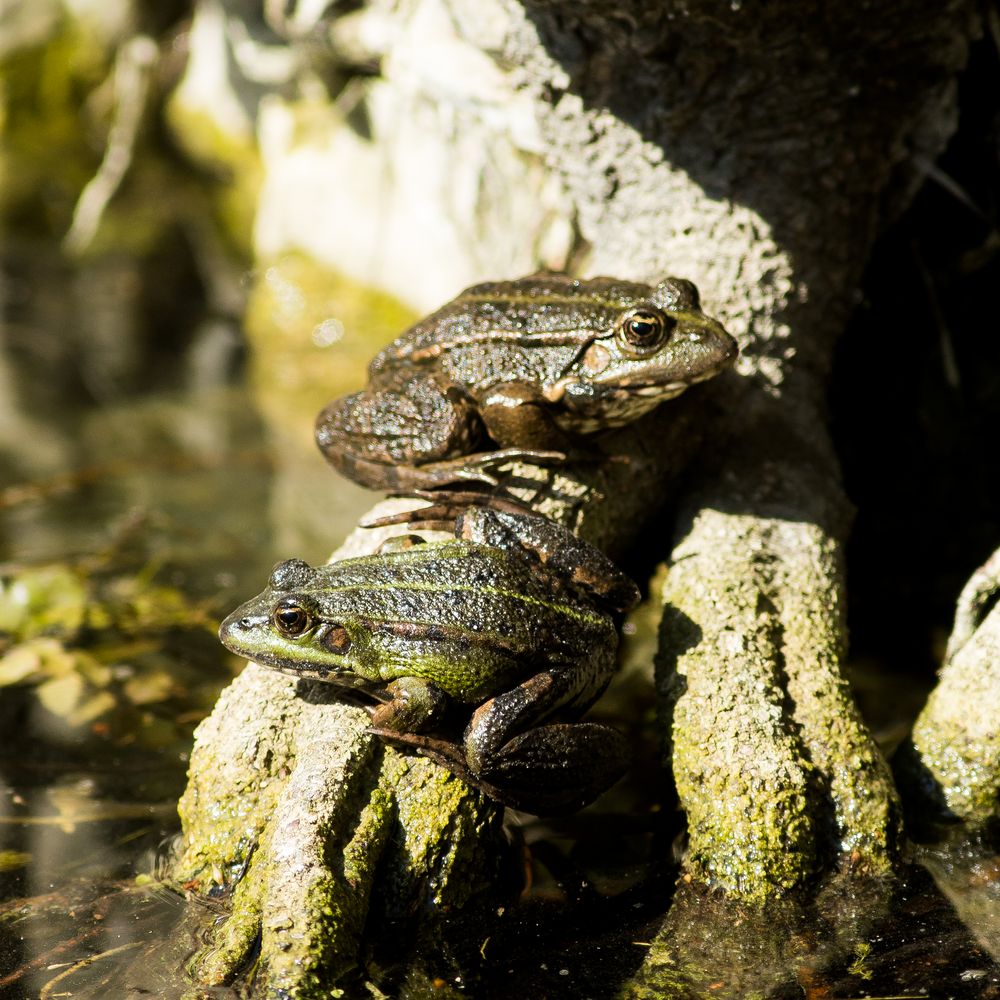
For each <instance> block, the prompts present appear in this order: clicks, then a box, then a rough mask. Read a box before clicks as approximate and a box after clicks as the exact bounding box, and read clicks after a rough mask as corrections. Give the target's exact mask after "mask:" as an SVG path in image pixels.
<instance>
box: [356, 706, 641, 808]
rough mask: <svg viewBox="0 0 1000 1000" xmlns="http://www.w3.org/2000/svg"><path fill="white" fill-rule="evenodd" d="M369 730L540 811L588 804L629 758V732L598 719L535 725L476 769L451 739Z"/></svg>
mask: <svg viewBox="0 0 1000 1000" xmlns="http://www.w3.org/2000/svg"><path fill="white" fill-rule="evenodd" d="M368 732H370V733H372V734H374V735H375V736H379V737H380V738H382V739H384V740H387V741H389V742H392V743H396V744H399V745H402V746H406V747H410V748H411V749H413V750H415V751H416V752H417V753H419V754H420V755H421V756H422V757H427V758H428V759H430V760H433V761H434V762H435V763H437V764H440V765H441V766H442V767H444V768H446V769H447V770H449V771H451V773H452V774H454V775H455V776H456V777H458V778H461V779H462V781H464V782H465V783H466V784H467V785H471V786H472V787H473V788H478V789H479V790H480V791H482V792H483V793H485V794H486V795H488V796H489V797H490V798H492V799H496V800H497V801H498V802H502V803H503V804H504V805H507V806H510V807H511V808H512V809H519V810H522V811H523V812H530V813H534V814H536V815H555V814H558V813H568V812H574V811H575V810H577V809H582V808H583V807H584V806H586V805H589V804H590V803H591V802H593V800H594V799H596V798H597V796H598V795H600V794H601V793H602V792H605V791H607V790H608V789H609V788H610V787H611V786H612V785H613V784H614V783H615V782H616V781H617V780H618V779H619V778H621V776H622V775H623V774H624V773H625V771H626V769H627V768H628V764H629V760H630V751H629V745H628V741H627V740H626V739H625V737H624V736H622V734H621V733H619V732H618V731H617V730H615V729H611V728H610V727H609V726H603V725H600V724H599V723H595V722H575V723H562V724H554V725H549V726H538V727H537V728H535V729H530V730H528V732H526V733H522V734H520V735H519V736H515V737H514V738H513V739H512V740H510V742H509V743H507V744H506V745H505V746H504V747H503V748H501V750H500V751H499V752H498V753H497V754H496V755H495V756H494V757H493V758H491V759H490V761H489V763H488V765H486V766H484V767H483V768H482V770H481V771H474V770H473V769H472V768H471V767H470V766H469V762H468V760H467V759H466V756H465V753H464V751H463V748H462V747H461V746H459V745H457V744H455V743H452V742H450V741H448V740H443V739H439V738H436V737H433V736H424V735H422V734H420V733H400V732H396V731H395V730H392V729H381V728H378V727H375V726H372V727H370V728H369V729H368Z"/></svg>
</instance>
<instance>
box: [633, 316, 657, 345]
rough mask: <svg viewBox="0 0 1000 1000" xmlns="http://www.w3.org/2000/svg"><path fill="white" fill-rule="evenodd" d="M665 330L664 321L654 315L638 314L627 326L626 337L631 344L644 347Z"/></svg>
mask: <svg viewBox="0 0 1000 1000" xmlns="http://www.w3.org/2000/svg"><path fill="white" fill-rule="evenodd" d="M662 329H663V321H662V320H661V319H660V317H659V316H656V315H655V314H653V313H636V314H635V315H634V316H630V317H629V319H628V322H627V323H626V324H625V337H626V339H627V340H628V342H629V343H630V344H636V345H644V344H649V343H650V341H653V340H655V339H656V338H657V337H658V336H659V335H660V331H661V330H662Z"/></svg>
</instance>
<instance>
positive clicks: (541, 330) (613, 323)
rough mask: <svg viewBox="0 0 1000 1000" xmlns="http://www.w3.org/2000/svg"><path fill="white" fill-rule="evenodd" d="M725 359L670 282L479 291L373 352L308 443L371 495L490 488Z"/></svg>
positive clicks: (564, 279) (685, 287)
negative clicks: (511, 471)
mask: <svg viewBox="0 0 1000 1000" xmlns="http://www.w3.org/2000/svg"><path fill="white" fill-rule="evenodd" d="M736 354H737V347H736V342H735V341H734V340H733V338H732V337H730V336H729V334H728V333H726V331H725V330H724V329H723V328H722V326H721V325H720V324H719V323H718V322H716V321H715V320H714V319H711V318H709V317H708V316H706V315H705V314H704V313H703V312H702V311H701V308H700V305H699V301H698V291H697V289H696V288H695V287H694V285H693V284H691V282H689V281H685V280H683V279H680V278H665V279H664V280H663V281H661V282H660V283H659V284H658V285H655V286H652V285H645V284H641V283H639V282H634V281H621V280H619V279H617V278H591V279H589V280H580V279H576V278H571V277H569V276H568V275H563V274H551V273H542V274H535V275H531V276H530V277H527V278H520V279H518V280H516V281H498V282H487V283H485V284H481V285H474V286H472V287H471V288H467V289H466V290H465V291H464V292H462V293H461V295H459V296H458V297H457V298H455V299H454V300H452V301H451V302H449V303H448V304H447V305H445V306H443V307H442V308H441V309H439V310H438V311H437V312H435V313H432V314H431V315H430V316H428V317H426V318H425V319H423V320H421V321H420V322H419V323H417V324H416V325H415V326H412V327H411V328H410V329H409V330H407V331H406V332H405V333H404V334H402V336H400V337H399V338H398V339H397V340H395V341H394V342H393V343H391V344H389V346H388V347H386V348H385V349H384V350H382V351H381V352H380V353H379V354H378V355H376V357H375V358H374V360H373V361H372V363H371V365H370V366H369V369H368V375H369V381H368V386H367V388H366V389H364V390H363V391H362V392H357V393H354V394H353V395H350V396H344V397H342V398H340V399H336V400H334V401H333V402H332V403H330V405H329V406H327V407H326V409H324V410H323V412H322V413H320V415H319V417H318V419H317V422H316V440H317V443H318V444H319V447H320V449H321V450H322V452H323V454H324V455H325V456H326V458H327V459H328V461H329V462H330V463H331V464H332V465H333V466H334V467H335V468H337V469H338V470H339V471H340V472H342V473H343V474H344V475H346V476H348V477H350V478H351V479H354V480H356V481H357V482H359V483H361V484H362V485H364V486H368V487H371V488H373V489H393V490H399V489H401V490H412V489H436V488H438V487H441V486H446V485H448V484H450V483H455V482H459V481H470V480H471V481H476V480H478V481H481V482H486V483H490V484H493V483H495V482H496V480H495V478H494V476H493V475H492V474H491V470H494V469H496V468H497V467H499V466H501V465H504V464H505V463H509V462H511V461H514V460H524V461H533V462H537V463H554V462H560V461H563V460H565V458H566V457H567V455H568V454H572V453H573V451H574V450H579V448H578V445H577V442H578V440H579V439H580V437H582V436H586V435H590V434H594V433H596V432H597V431H601V430H604V429H606V428H612V427H620V426H622V425H624V424H627V423H630V422H631V421H633V420H635V419H637V418H638V417H640V416H642V415H643V414H644V413H647V412H649V411H650V410H651V409H653V408H654V407H655V406H658V405H659V404H660V403H662V402H663V401H664V400H667V399H672V398H673V397H675V396H677V395H679V394H680V393H682V392H683V391H684V390H685V389H686V388H687V387H688V386H690V385H693V384H694V383H696V382H702V381H704V380H705V379H708V378H711V377H712V376H713V375H715V374H717V373H718V372H720V371H721V370H722V369H724V368H725V367H727V366H728V365H730V364H731V363H732V362H733V360H734V359H735V358H736Z"/></svg>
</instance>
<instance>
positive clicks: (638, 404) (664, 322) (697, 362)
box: [550, 278, 738, 430]
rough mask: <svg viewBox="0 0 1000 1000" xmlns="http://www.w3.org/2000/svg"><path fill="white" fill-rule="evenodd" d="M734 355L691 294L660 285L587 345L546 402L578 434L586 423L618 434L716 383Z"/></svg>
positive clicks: (685, 284)
mask: <svg viewBox="0 0 1000 1000" xmlns="http://www.w3.org/2000/svg"><path fill="white" fill-rule="evenodd" d="M633 287H634V286H633ZM737 354H738V349H737V346H736V341H735V340H733V338H732V337H731V336H730V335H729V334H728V333H726V331H725V330H724V329H723V327H722V325H721V324H720V323H718V322H717V321H716V320H714V319H712V318H711V317H709V316H706V315H705V314H704V313H703V312H702V311H701V306H700V303H699V300H698V290H697V289H696V288H695V286H694V285H693V284H692V283H691V282H690V281H686V280H684V279H683V278H666V279H664V280H663V281H661V282H660V283H659V284H658V285H657V286H656V287H655V288H652V289H650V294H649V295H648V296H644V297H641V298H633V299H631V300H630V301H628V302H627V303H626V304H625V305H624V307H623V308H622V309H621V311H620V312H619V314H618V316H617V319H616V322H615V323H614V324H613V326H612V327H611V328H610V329H609V330H607V331H606V332H604V333H603V334H602V335H600V336H598V337H595V338H594V339H593V340H591V341H590V343H589V344H588V345H587V347H586V348H585V350H583V352H582V353H581V354H580V356H579V358H578V360H577V363H576V365H575V366H574V369H573V372H572V373H571V374H570V375H569V376H568V377H567V378H565V379H563V380H562V381H561V382H560V383H558V384H557V385H556V386H554V387H553V389H552V396H553V398H552V399H551V400H550V401H551V402H554V403H555V402H558V403H559V404H560V406H561V407H563V408H564V410H565V412H566V415H567V423H569V424H572V425H574V426H575V427H576V428H577V429H578V430H586V429H587V428H586V424H587V423H588V422H589V421H593V422H594V423H595V424H596V425H599V426H604V427H607V426H619V425H621V424H625V423H628V422H629V421H631V420H634V419H635V418H636V417H638V416H640V415H642V414H643V413H645V412H647V411H648V410H651V409H653V407H655V406H657V405H658V404H659V403H661V402H663V401H664V400H666V399H672V398H673V397H674V396H678V395H680V393H682V392H683V391H684V390H685V389H686V388H687V387H688V386H690V385H694V384H695V383H696V382H704V381H705V380H706V379H709V378H711V377H712V376H713V375H717V374H718V373H719V372H720V371H722V370H723V369H724V368H726V367H728V366H729V365H731V364H732V363H733V361H735V359H736V355H737Z"/></svg>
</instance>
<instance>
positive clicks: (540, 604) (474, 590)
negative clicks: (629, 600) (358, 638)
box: [325, 581, 609, 628]
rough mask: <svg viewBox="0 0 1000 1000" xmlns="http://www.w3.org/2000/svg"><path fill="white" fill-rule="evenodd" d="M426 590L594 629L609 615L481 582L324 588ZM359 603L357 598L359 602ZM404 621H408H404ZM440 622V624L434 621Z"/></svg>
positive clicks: (345, 591)
mask: <svg viewBox="0 0 1000 1000" xmlns="http://www.w3.org/2000/svg"><path fill="white" fill-rule="evenodd" d="M411 591H412V592H418V593H419V592H427V593H434V594H440V595H441V597H442V600H446V599H447V597H448V596H449V595H452V594H454V595H459V594H473V595H475V596H476V597H477V598H482V596H483V595H488V596H490V597H497V598H499V599H500V600H501V601H502V602H505V603H507V604H515V605H520V606H522V607H524V608H529V609H537V610H538V611H548V612H554V613H556V614H560V615H563V616H565V617H566V618H569V619H571V620H573V621H575V622H577V623H578V624H580V625H588V626H591V627H596V628H603V627H605V626H606V625H607V624H608V622H609V619H608V616H607V615H603V614H601V613H600V612H596V611H586V610H585V609H583V608H580V607H575V606H574V605H572V604H568V603H565V602H563V601H547V600H544V599H543V598H541V597H536V596H535V595H533V594H525V593H522V592H520V591H517V590H509V589H507V588H505V587H492V586H484V585H481V584H470V585H468V586H465V585H462V584H458V583H433V582H428V583H420V582H418V581H407V582H400V581H394V582H392V583H381V584H379V583H365V584H347V585H345V586H339V587H326V588H325V592H326V593H328V594H342V595H344V596H348V597H349V596H350V595H351V594H352V593H356V594H358V595H359V597H363V596H364V595H365V594H370V593H376V592H384V593H389V594H397V593H406V592H411ZM359 603H360V601H359ZM406 623H407V624H408V623H409V621H407V622H406ZM435 624H440V623H435Z"/></svg>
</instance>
